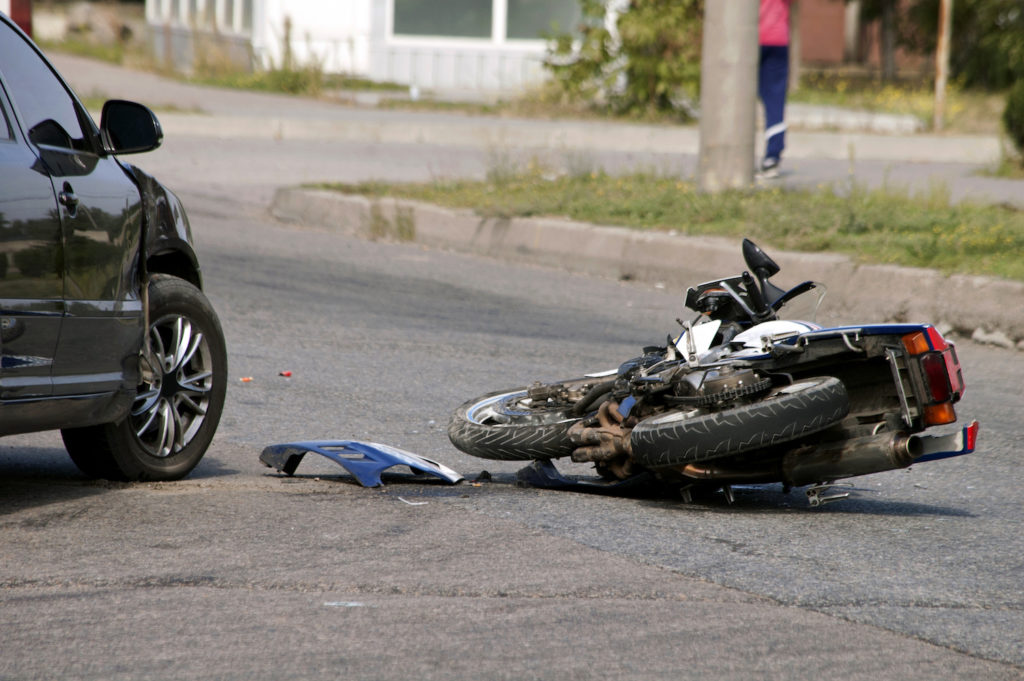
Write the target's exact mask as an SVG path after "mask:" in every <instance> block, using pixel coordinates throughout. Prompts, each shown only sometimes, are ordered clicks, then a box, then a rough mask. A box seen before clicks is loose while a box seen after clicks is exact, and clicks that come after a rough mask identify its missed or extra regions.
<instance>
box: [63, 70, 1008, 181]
mask: <svg viewBox="0 0 1024 681" xmlns="http://www.w3.org/2000/svg"><path fill="white" fill-rule="evenodd" d="M52 59H53V61H54V63H55V64H56V65H57V67H58V69H60V70H61V72H62V73H63V74H64V76H65V77H66V78H67V79H68V81H69V82H70V83H71V85H72V87H74V88H75V89H76V91H77V92H78V94H79V95H81V96H92V95H97V96H102V97H106V98H115V97H118V98H125V99H135V100H138V101H140V102H142V103H144V104H146V105H148V106H150V107H151V108H155V109H162V110H161V111H160V112H159V117H160V121H161V123H163V125H164V128H165V130H166V132H167V133H168V134H187V135H199V136H213V137H240V138H252V139H333V140H340V141H365V140H367V139H371V140H375V141H379V142H389V143H429V144H440V145H457V146H473V147H481V146H494V145H496V144H499V145H500V144H506V145H508V146H510V147H516V148H536V149H540V148H545V149H551V148H556V149H557V148H562V149H582V150H598V149H599V150H605V151H629V152H653V153H665V152H669V151H671V152H674V153H680V154H696V153H697V152H698V146H699V136H698V128H697V126H696V125H689V126H673V125H644V124H638V123H622V122H602V121H564V120H541V119H523V118H505V117H499V116H469V115H464V114H460V113H443V112H422V111H402V110H391V109H387V110H385V109H377V108H372V107H359V106H350V105H342V104H338V103H332V102H329V101H325V100H315V99H309V98H300V97H292V96H287V95H275V94H267V93H257V92H248V91H241V90H225V89H219V88H213V87H208V86H201V85H191V84H186V83H182V82H179V81H176V80H172V79H169V78H164V77H162V76H159V75H156V74H153V73H149V72H144V71H133V70H129V69H125V68H121V67H117V66H113V65H110V64H105V63H102V62H96V61H92V60H88V59H84V58H80V57H74V56H69V55H63V54H56V55H52ZM789 116H790V124H791V126H792V127H793V130H792V132H791V133H790V134H789V136H788V143H789V146H788V147H787V149H786V158H787V159H830V160H842V161H849V160H850V159H851V158H853V159H855V160H858V161H868V160H873V161H895V162H913V163H961V164H971V165H984V164H994V163H996V162H998V161H999V158H1000V148H1001V147H1000V140H999V139H997V138H996V137H993V136H951V135H930V134H905V133H901V132H896V133H893V134H883V133H878V132H869V131H862V130H857V129H856V128H876V129H879V128H880V129H889V130H902V129H905V128H906V127H907V126H908V125H909V124H908V123H907V121H906V120H905V118H904V117H898V116H890V115H886V114H881V115H873V114H866V113H864V112H853V111H844V110H842V109H836V108H833V107H812V106H808V105H801V104H793V105H790V107H789ZM801 121H805V122H806V124H807V125H808V126H812V127H821V126H828V127H831V128H835V130H829V131H822V130H801V129H800V125H801Z"/></svg>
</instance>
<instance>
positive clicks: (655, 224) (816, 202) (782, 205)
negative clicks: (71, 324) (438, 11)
mask: <svg viewBox="0 0 1024 681" xmlns="http://www.w3.org/2000/svg"><path fill="white" fill-rule="evenodd" d="M320 186H321V187H323V188H328V189H334V190H337V191H342V192H347V193H355V194H365V195H369V196H391V197H396V198H408V199H415V200H420V201H427V202H430V203H435V204H439V205H443V206H448V207H457V208H471V209H473V210H475V211H476V212H477V213H479V214H480V215H482V216H486V217H502V218H510V217H527V216H541V215H545V216H560V217H567V218H570V219H573V220H580V221H584V222H591V223H597V224H604V225H619V226H623V227H631V228H634V229H643V230H660V231H674V232H678V233H682V234H692V235H698V234H699V235H714V236H723V237H731V238H737V239H738V238H740V237H744V236H747V237H750V238H752V239H755V240H757V241H759V242H763V243H764V245H766V246H770V247H771V248H778V249H787V250H794V251H804V252H823V251H827V252H833V253H844V254H847V255H849V256H852V257H853V258H855V259H857V260H859V261H863V262H875V263H888V264H896V265H906V266H911V267H927V268H933V269H938V270H940V271H943V272H946V273H954V272H958V273H966V274H979V275H987V276H995V277H1005V278H1009V279H1017V280H1024V258H1021V253H1024V213H1022V212H1021V211H1018V210H1014V209H1012V208H1007V207H1001V206H990V205H979V204H973V203H969V202H965V203H959V204H956V205H950V202H949V192H948V189H947V188H944V187H943V186H938V185H937V186H935V187H933V188H931V190H929V191H927V192H925V193H923V194H917V195H913V194H910V193H909V192H908V191H907V190H895V189H891V188H883V189H878V190H872V189H868V188H865V187H863V186H860V185H857V184H854V185H853V186H852V187H847V188H846V189H845V190H844V191H841V192H837V191H836V190H835V188H833V187H820V188H818V189H815V190H787V189H782V188H770V189H752V190H748V191H727V192H723V193H720V194H706V193H702V192H699V191H697V189H696V188H695V186H694V184H692V183H690V182H686V181H682V180H680V179H678V178H673V177H666V176H659V175H657V174H651V173H635V174H629V175H621V176H612V175H608V174H605V173H604V172H600V171H590V172H578V173H572V174H561V175H556V174H553V173H551V172H550V171H549V170H547V169H545V168H543V167H542V166H540V165H538V164H536V163H531V164H530V165H529V167H526V168H522V169H520V170H518V171H517V172H512V171H510V170H509V168H508V167H506V166H505V165H504V164H502V165H501V166H500V167H498V168H497V169H495V170H494V171H493V172H490V173H488V178H487V179H486V180H484V181H435V182H432V183H427V184H385V183H380V182H372V183H363V184H326V185H320Z"/></svg>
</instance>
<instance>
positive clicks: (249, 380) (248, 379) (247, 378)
mask: <svg viewBox="0 0 1024 681" xmlns="http://www.w3.org/2000/svg"><path fill="white" fill-rule="evenodd" d="M238 380H240V381H241V382H242V383H252V376H242V378H240V379H238Z"/></svg>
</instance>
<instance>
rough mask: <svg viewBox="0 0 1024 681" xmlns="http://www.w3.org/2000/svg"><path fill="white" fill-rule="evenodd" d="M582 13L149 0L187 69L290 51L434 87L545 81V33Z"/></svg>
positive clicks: (158, 30)
mask: <svg viewBox="0 0 1024 681" xmlns="http://www.w3.org/2000/svg"><path fill="white" fill-rule="evenodd" d="M578 16H579V9H578V0H334V1H333V2H331V1H328V2H324V1H317V0H287V1H286V0H146V20H147V22H148V24H149V26H150V30H151V32H152V37H153V42H154V49H155V50H156V54H157V55H158V56H159V57H160V58H162V59H165V60H167V61H168V62H172V63H173V64H174V65H175V66H176V67H177V68H179V69H182V70H186V71H187V70H190V69H191V68H193V66H194V65H195V64H196V63H197V62H198V61H199V60H201V59H207V60H210V59H229V60H230V61H232V62H233V63H234V64H235V65H238V66H243V67H246V68H274V67H280V66H282V65H284V63H285V61H286V60H287V59H288V58H289V56H290V58H291V59H292V60H293V63H294V64H303V63H308V62H310V61H314V62H316V63H317V64H319V65H320V66H321V67H322V68H323V70H324V71H325V72H328V73H346V74H350V75H353V76H359V77H364V78H369V79H371V80H377V81H390V82H396V83H401V84H404V85H415V86H417V87H419V88H422V89H425V90H476V91H483V92H499V91H511V90H518V89H521V88H522V87H523V86H526V85H529V84H533V83H537V82H539V81H540V80H542V79H543V78H544V70H543V67H542V65H541V60H542V58H543V56H544V51H545V47H546V45H547V43H546V42H545V40H544V39H543V38H542V35H543V34H544V33H545V32H549V31H551V29H552V26H557V27H558V29H559V31H566V30H568V29H569V28H571V27H572V26H573V24H574V22H575V21H576V20H577V17H578ZM286 38H290V39H288V40H287V43H288V45H289V51H290V55H289V51H286V49H285V44H286Z"/></svg>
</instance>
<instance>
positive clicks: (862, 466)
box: [782, 433, 924, 487]
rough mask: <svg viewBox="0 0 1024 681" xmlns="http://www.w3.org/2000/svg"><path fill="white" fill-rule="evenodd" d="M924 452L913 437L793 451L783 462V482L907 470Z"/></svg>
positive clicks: (879, 437) (888, 437)
mask: <svg viewBox="0 0 1024 681" xmlns="http://www.w3.org/2000/svg"><path fill="white" fill-rule="evenodd" d="M923 453H924V447H923V445H922V444H921V440H920V439H918V438H917V437H916V436H914V435H892V434H888V433H887V434H884V435H869V436H866V437H858V438H853V439H851V440H844V441H843V442H836V443H830V444H829V443H827V444H823V445H821V446H818V447H815V448H814V449H813V450H811V451H809V452H808V451H806V450H803V451H800V450H795V451H792V452H789V453H788V454H786V456H785V457H783V459H782V473H783V479H784V480H785V481H786V482H787V483H788V484H790V485H792V486H793V487H800V486H802V485H810V484H814V483H819V482H826V481H829V480H838V479H840V478H852V477H856V476H858V475H868V474H869V473H881V472H882V471H891V470H895V469H897V468H906V467H908V466H909V465H910V464H912V463H914V459H916V458H918V457H919V456H921V455H922V454H923Z"/></svg>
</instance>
